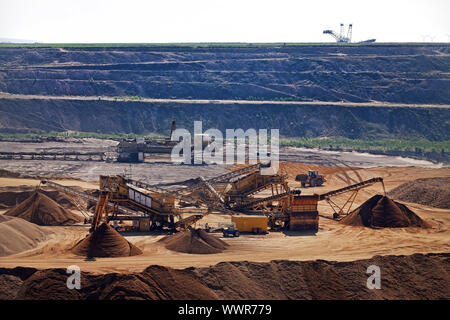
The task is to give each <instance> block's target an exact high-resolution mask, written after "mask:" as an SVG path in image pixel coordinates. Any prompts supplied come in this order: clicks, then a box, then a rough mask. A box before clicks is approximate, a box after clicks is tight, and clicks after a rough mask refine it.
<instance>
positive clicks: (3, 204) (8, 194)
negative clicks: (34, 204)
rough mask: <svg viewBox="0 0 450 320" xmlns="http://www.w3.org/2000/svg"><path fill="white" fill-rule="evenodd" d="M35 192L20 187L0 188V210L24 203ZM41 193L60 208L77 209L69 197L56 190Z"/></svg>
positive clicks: (32, 188)
mask: <svg viewBox="0 0 450 320" xmlns="http://www.w3.org/2000/svg"><path fill="white" fill-rule="evenodd" d="M34 191H35V188H34V187H25V186H24V187H20V188H10V189H8V188H1V189H0V209H8V208H11V207H14V206H16V205H17V204H19V203H21V202H22V201H25V200H26V199H27V198H29V197H30V196H31V195H33V193H34ZM40 192H41V193H43V194H45V195H46V196H47V197H49V198H50V199H52V200H53V201H55V202H57V203H58V204H59V205H60V206H62V207H64V208H66V209H77V207H76V205H75V203H74V202H73V200H72V199H70V197H68V196H67V195H65V194H64V193H62V192H59V191H56V190H42V189H41V190H40Z"/></svg>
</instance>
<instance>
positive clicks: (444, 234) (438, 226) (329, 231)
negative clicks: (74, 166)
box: [0, 164, 450, 273]
mask: <svg viewBox="0 0 450 320" xmlns="http://www.w3.org/2000/svg"><path fill="white" fill-rule="evenodd" d="M284 166H285V169H284V170H285V171H287V173H288V174H289V176H290V177H291V176H294V174H295V173H296V172H298V171H299V170H304V169H307V167H308V166H307V165H301V164H287V165H284ZM319 171H320V167H319ZM323 172H324V173H325V175H326V179H327V182H326V183H325V185H324V186H322V187H318V188H308V189H302V190H303V193H304V194H310V193H325V192H327V191H329V190H334V189H337V188H339V187H343V186H346V185H347V184H349V183H353V182H355V181H357V180H359V179H360V178H361V179H367V178H371V177H375V176H382V177H383V178H384V180H385V187H386V191H389V190H390V189H392V188H394V187H396V186H398V185H400V184H401V183H404V182H406V181H409V180H413V179H417V178H423V177H438V176H441V177H442V176H446V177H448V176H450V169H448V168H422V167H376V168H368V169H355V170H349V169H348V168H347V169H346V170H344V169H342V168H323ZM35 182H36V181H34V180H30V179H6V178H4V179H0V186H6V185H10V184H15V185H24V184H28V183H35ZM290 183H291V185H292V186H295V185H296V183H295V182H294V181H290ZM64 184H66V185H80V186H83V187H87V185H83V182H80V181H77V180H73V181H71V180H64ZM91 187H92V184H89V188H91ZM382 192H383V188H382V186H381V184H379V183H377V184H375V185H373V186H370V187H368V188H365V189H362V190H361V191H360V193H359V194H358V197H357V198H356V201H355V204H354V205H353V208H355V207H356V206H357V205H359V204H361V203H362V202H364V201H365V200H367V199H368V198H370V197H371V196H373V195H374V194H376V193H382ZM347 197H348V195H347V196H345V195H342V196H339V197H336V199H335V200H336V203H338V204H343V203H344V202H345V201H346V200H347ZM406 204H407V205H408V206H409V207H410V208H411V209H412V210H413V211H415V212H416V213H417V214H418V215H419V216H420V217H422V218H423V219H425V220H426V221H427V222H429V223H430V224H431V225H432V228H431V229H416V228H401V229H379V230H374V229H369V228H364V227H353V226H346V225H342V224H340V223H339V222H337V221H334V220H331V219H329V218H327V217H329V216H330V215H331V213H332V210H331V208H330V207H329V206H328V204H327V203H326V202H324V201H322V202H320V203H319V212H320V214H321V218H320V227H319V232H318V233H317V234H307V233H306V234H305V233H291V232H271V233H269V234H267V235H245V234H244V235H241V237H239V238H232V239H231V238H226V239H224V240H225V241H226V242H228V243H229V244H230V247H229V249H227V250H226V251H225V252H223V253H219V254H213V255H192V254H184V253H178V252H172V251H169V250H167V249H166V248H164V247H163V246H162V245H161V244H160V243H157V241H158V240H159V239H160V238H162V237H163V235H155V234H153V235H149V234H147V235H144V234H134V235H128V236H126V238H127V239H128V240H129V241H131V242H132V243H134V244H135V245H137V246H138V247H139V248H141V249H142V250H143V252H144V253H143V255H140V256H135V257H125V258H97V259H96V261H86V260H85V259H84V258H83V257H77V256H75V255H73V254H72V253H70V251H69V249H70V248H71V247H72V246H73V245H74V244H75V243H76V242H77V241H79V240H80V239H82V238H84V236H86V235H87V233H88V227H87V226H73V227H46V228H50V229H51V230H52V231H53V234H52V235H51V236H50V238H49V240H48V241H46V242H43V243H41V244H40V245H39V247H37V248H35V249H32V250H29V251H26V252H22V253H19V254H16V255H12V256H8V257H3V258H0V266H1V267H15V266H32V267H36V268H53V267H61V268H66V267H67V266H69V265H72V264H76V265H78V266H80V267H81V269H82V270H84V271H90V272H94V273H105V272H125V271H127V272H129V271H142V270H143V269H144V268H146V267H147V266H149V265H153V264H157V265H165V266H171V267H174V268H185V267H189V266H198V267H204V266H210V265H214V264H216V263H218V262H221V261H241V260H248V261H260V262H264V261H270V260H277V259H287V260H315V259H326V260H336V261H352V260H356V259H364V258H371V257H372V256H374V255H388V254H406V255H407V254H413V253H431V252H450V231H449V226H450V210H444V209H435V208H431V207H427V206H424V205H419V204H412V203H406ZM227 221H230V219H229V217H228V216H224V215H215V214H213V215H209V216H207V217H206V218H204V219H203V220H201V224H204V223H206V222H208V223H209V224H210V225H212V226H214V225H217V223H218V222H227ZM217 236H220V235H219V234H217Z"/></svg>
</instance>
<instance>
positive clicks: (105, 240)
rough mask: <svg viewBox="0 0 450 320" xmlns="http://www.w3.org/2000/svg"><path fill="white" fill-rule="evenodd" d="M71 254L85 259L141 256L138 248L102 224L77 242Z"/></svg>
mask: <svg viewBox="0 0 450 320" xmlns="http://www.w3.org/2000/svg"><path fill="white" fill-rule="evenodd" d="M72 252H73V253H75V254H77V255H80V256H87V257H128V256H137V255H139V254H142V251H141V250H140V249H139V248H138V247H136V246H135V245H133V244H132V243H130V242H128V241H127V240H126V239H125V238H124V237H122V236H121V235H120V234H119V233H118V232H117V231H116V230H114V229H113V228H111V227H110V226H109V225H108V224H106V223H102V224H101V225H100V226H99V227H98V228H97V230H95V231H94V232H92V233H91V234H89V235H88V236H87V237H86V238H84V239H83V240H81V241H80V242H78V243H77V244H76V245H75V247H73V248H72Z"/></svg>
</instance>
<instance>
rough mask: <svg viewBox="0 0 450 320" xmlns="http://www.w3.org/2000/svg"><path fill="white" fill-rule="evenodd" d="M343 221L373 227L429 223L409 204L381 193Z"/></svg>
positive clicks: (417, 225)
mask: <svg viewBox="0 0 450 320" xmlns="http://www.w3.org/2000/svg"><path fill="white" fill-rule="evenodd" d="M341 222H342V223H344V224H347V225H352V226H365V227H371V228H377V227H378V228H380V227H381V228H405V227H421V228H426V227H428V225H427V223H425V222H424V221H423V220H422V219H421V218H420V217H419V216H418V215H416V214H415V213H414V212H413V211H411V210H410V209H409V208H408V207H407V206H405V205H403V204H401V203H398V202H395V201H393V200H392V199H390V198H388V197H385V196H382V195H379V194H377V195H375V196H373V197H372V198H370V199H369V200H367V201H366V202H364V203H363V204H362V205H361V206H359V207H358V208H356V209H355V210H353V211H352V212H351V213H350V214H349V215H348V216H347V217H345V218H344V219H342V221H341Z"/></svg>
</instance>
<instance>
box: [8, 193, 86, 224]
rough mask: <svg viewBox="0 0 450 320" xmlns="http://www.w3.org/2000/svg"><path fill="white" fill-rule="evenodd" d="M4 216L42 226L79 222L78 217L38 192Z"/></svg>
mask: <svg viewBox="0 0 450 320" xmlns="http://www.w3.org/2000/svg"><path fill="white" fill-rule="evenodd" d="M5 215H7V216H12V217H19V218H22V219H24V220H27V221H30V222H33V223H35V224H38V225H42V226H62V225H69V224H74V223H77V222H80V221H81V218H80V217H78V216H76V215H75V214H73V213H71V212H70V211H68V210H66V209H64V208H63V207H61V206H60V205H59V204H58V203H56V202H55V201H53V200H52V199H50V198H49V197H47V196H46V195H45V194H43V193H42V192H41V191H39V190H36V191H35V192H34V193H33V194H32V195H31V196H29V197H28V198H27V199H25V200H24V201H22V202H21V203H19V204H18V205H17V206H15V207H13V208H12V209H10V210H8V211H7V212H6V213H5Z"/></svg>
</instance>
